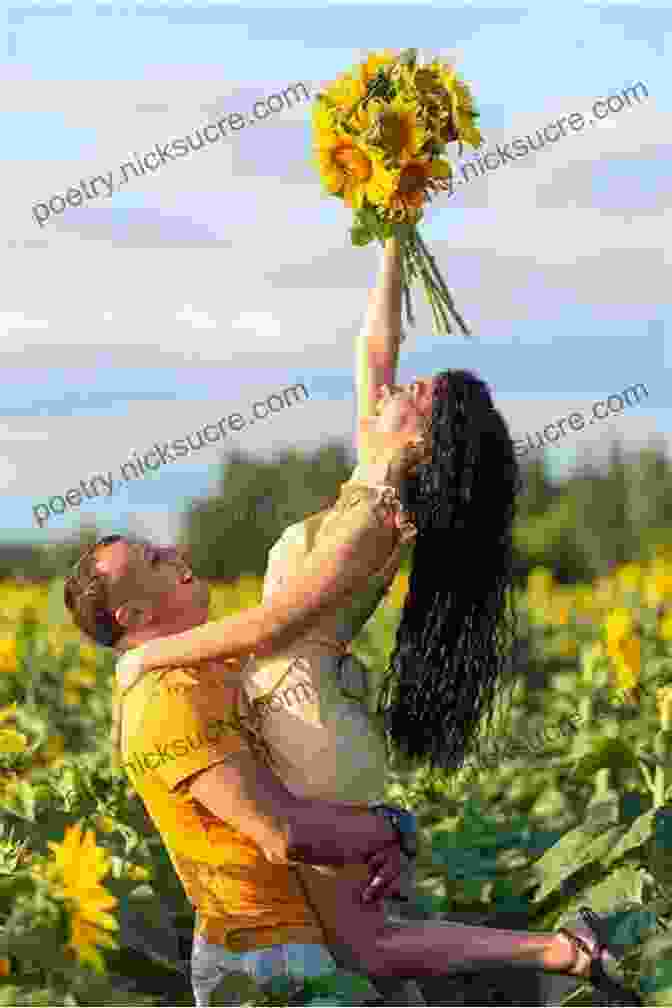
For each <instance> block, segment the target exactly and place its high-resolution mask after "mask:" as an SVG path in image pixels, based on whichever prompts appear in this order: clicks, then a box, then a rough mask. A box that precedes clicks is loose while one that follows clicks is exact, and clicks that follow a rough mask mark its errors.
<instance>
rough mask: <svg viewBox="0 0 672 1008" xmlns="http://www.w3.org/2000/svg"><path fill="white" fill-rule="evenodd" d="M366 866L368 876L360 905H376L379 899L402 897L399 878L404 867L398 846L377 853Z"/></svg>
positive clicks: (402, 856)
mask: <svg viewBox="0 0 672 1008" xmlns="http://www.w3.org/2000/svg"><path fill="white" fill-rule="evenodd" d="M366 864H367V867H368V869H369V873H370V874H369V881H368V882H367V884H366V888H365V889H364V892H363V893H362V903H378V901H379V900H381V899H390V897H392V896H400V895H402V886H401V876H402V874H403V872H404V868H405V865H404V855H403V854H402V852H401V848H400V847H399V845H398V844H393V845H392V846H391V847H385V848H384V849H383V850H381V851H377V852H376V853H375V854H374V855H372V857H370V858H369V860H368V861H367V862H366Z"/></svg>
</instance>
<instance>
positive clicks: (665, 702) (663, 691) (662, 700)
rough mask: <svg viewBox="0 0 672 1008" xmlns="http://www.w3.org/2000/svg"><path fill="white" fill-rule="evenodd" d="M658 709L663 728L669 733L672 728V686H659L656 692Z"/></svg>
mask: <svg viewBox="0 0 672 1008" xmlns="http://www.w3.org/2000/svg"><path fill="white" fill-rule="evenodd" d="M656 707H657V708H658V717H659V718H660V723H661V726H662V727H663V728H664V729H665V730H666V731H669V729H670V727H671V726H672V686H669V685H668V686H659V687H658V689H657V690H656Z"/></svg>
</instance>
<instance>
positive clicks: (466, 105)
mask: <svg viewBox="0 0 672 1008" xmlns="http://www.w3.org/2000/svg"><path fill="white" fill-rule="evenodd" d="M437 72H438V75H439V78H440V80H441V83H442V84H443V86H444V88H445V89H446V91H447V92H448V94H449V96H450V104H451V113H452V123H453V126H454V130H455V132H456V133H457V137H456V138H455V139H458V140H461V141H462V142H463V143H468V144H470V145H471V146H472V147H480V146H481V144H482V143H483V137H482V136H481V134H480V131H479V130H478V127H477V126H476V125H475V117H474V113H475V111H476V110H475V107H474V99H473V98H472V95H471V91H470V90H469V87H468V85H467V84H465V82H464V81H462V80H460V78H459V77H458V76H457V74H456V73H455V70H454V69H453V68H452V67H447V66H443V65H442V64H437ZM446 142H448V141H446Z"/></svg>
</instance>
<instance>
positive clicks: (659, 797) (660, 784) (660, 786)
mask: <svg viewBox="0 0 672 1008" xmlns="http://www.w3.org/2000/svg"><path fill="white" fill-rule="evenodd" d="M665 776H666V775H665V767H662V766H657V767H656V776H655V779H654V783H653V807H654V808H662V807H663V805H664V804H665V791H666V781H665Z"/></svg>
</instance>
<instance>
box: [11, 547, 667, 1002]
mask: <svg viewBox="0 0 672 1008" xmlns="http://www.w3.org/2000/svg"><path fill="white" fill-rule="evenodd" d="M407 587H408V584H407V579H406V576H405V575H402V574H400V575H399V576H398V578H397V580H396V582H395V584H394V586H393V589H392V592H391V593H390V596H389V597H388V600H387V601H386V602H385V603H384V604H383V605H382V606H381V607H380V609H379V610H378V612H377V613H376V615H375V616H374V618H373V619H372V620H371V621H370V622H369V624H368V625H367V627H366V628H365V629H364V631H363V633H362V635H361V636H360V637H359V638H358V640H357V642H356V650H357V651H358V653H360V654H361V656H362V657H363V658H364V660H365V661H366V662H367V663H368V664H369V665H370V667H372V669H373V670H374V673H375V674H376V675H379V674H380V673H381V672H382V670H383V669H384V665H385V655H386V654H387V653H388V652H389V649H390V646H391V643H392V640H393V635H394V630H395V627H396V623H397V620H398V618H399V613H400V608H401V605H402V604H403V598H404V593H405V591H406V590H407ZM260 597H261V582H260V580H257V579H254V578H242V579H240V580H239V581H238V582H236V583H235V584H233V585H221V584H214V585H213V586H212V608H211V616H212V618H218V617H223V616H225V615H226V614H228V613H233V612H235V611H236V610H238V609H240V608H241V607H247V606H249V605H253V604H255V603H256V602H257V601H259V599H260ZM518 604H519V608H520V614H521V620H520V630H519V632H520V633H521V635H523V636H524V637H525V638H526V639H527V647H526V649H525V651H524V654H523V651H521V654H523V658H521V659H520V661H521V667H520V669H518V670H517V671H519V680H518V683H517V685H516V687H515V691H514V693H513V695H512V696H513V699H512V702H511V703H510V705H509V706H508V707H507V709H506V711H505V712H504V711H503V712H502V729H501V731H499V732H497V733H492V734H491V735H490V736H489V738H488V740H487V741H484V742H483V743H482V745H481V747H480V750H481V751H480V755H479V754H478V753H475V754H474V755H473V756H472V757H471V758H470V759H469V760H468V762H467V765H466V766H465V768H464V769H462V770H461V771H460V772H459V773H457V774H454V775H452V776H451V777H447V776H445V775H443V774H440V773H430V772H429V771H428V770H426V769H416V770H413V771H412V772H411V771H407V770H405V771H402V770H400V769H397V770H396V771H393V772H392V771H391V772H390V775H389V781H388V797H389V798H390V799H392V800H394V801H396V802H399V803H400V804H404V805H406V806H407V807H409V808H411V809H413V810H414V811H415V812H416V813H417V815H418V816H419V820H420V824H421V827H422V834H423V841H424V842H423V846H422V850H421V854H420V859H419V860H420V868H419V875H420V894H421V899H422V902H423V906H424V909H425V911H426V912H427V914H428V915H446V914H450V913H451V912H457V911H459V912H463V911H481V912H486V913H487V912H494V911H496V910H508V909H521V910H524V911H525V912H526V913H527V915H528V921H529V925H528V926H529V927H530V928H532V929H535V930H537V929H544V930H550V929H552V928H554V927H556V926H557V925H558V924H559V923H561V919H563V918H564V917H566V916H568V915H571V914H572V913H573V912H574V911H575V910H576V908H577V907H578V906H580V905H582V904H585V903H588V904H590V905H591V906H592V907H593V908H594V909H596V910H598V911H602V912H605V913H608V914H609V918H608V925H609V933H610V936H611V940H612V943H613V944H614V945H615V946H616V947H617V948H619V949H620V951H621V954H622V956H623V959H622V966H623V968H624V969H625V972H626V978H627V979H628V982H629V983H630V984H631V985H632V986H634V987H635V988H636V989H638V990H639V991H640V993H641V995H642V996H643V997H644V999H645V1002H646V1003H647V1004H652V1005H664V1004H667V1005H669V1004H672V932H671V931H670V929H669V924H670V917H671V916H672V815H671V809H672V806H671V805H670V804H669V802H670V798H671V796H672V550H671V549H669V548H668V549H665V548H662V547H661V548H660V549H659V550H658V551H657V552H656V553H655V555H654V556H652V558H651V561H650V563H649V564H648V565H647V566H639V565H636V564H628V565H626V566H623V567H621V568H619V569H616V570H615V571H613V572H612V573H611V574H610V575H609V576H608V577H604V578H601V579H599V580H598V581H597V582H596V583H594V584H591V585H583V586H572V587H563V586H561V585H558V584H557V583H556V582H555V580H554V577H553V573H552V572H551V571H548V570H545V569H540V568H538V569H536V570H534V571H533V572H532V573H531V575H530V577H529V580H528V585H527V590H526V592H525V593H524V594H523V595H522V596H521V597H520V598H519V599H518ZM113 665H114V658H113V655H112V654H111V653H108V652H107V651H106V650H105V649H98V648H95V647H92V646H91V645H89V644H87V643H84V642H83V641H82V639H81V637H80V635H79V633H78V632H77V631H76V629H75V628H74V627H73V626H72V624H71V623H70V622H69V619H68V617H67V613H66V612H65V610H64V608H63V603H62V583H61V582H60V581H58V582H54V583H53V584H51V585H47V586H39V587H36V586H31V585H25V584H16V583H14V582H2V583H0V804H1V805H2V813H1V820H2V833H1V835H0V1005H38V1004H39V1005H47V1004H49V1005H78V1004H82V1005H100V1004H106V1005H114V1004H119V1005H141V1004H148V1005H149V1004H159V1003H172V1004H179V1003H182V1004H192V1003H193V1001H192V1000H191V999H190V997H188V996H186V995H184V998H183V1000H181V1001H180V1000H178V999H173V1000H171V1001H170V1002H166V1001H165V1000H164V1001H161V1000H159V998H158V997H156V996H154V995H151V996H150V995H147V994H143V993H141V992H140V993H139V992H138V990H137V989H136V988H135V987H134V976H135V973H134V970H136V969H137V959H135V958H134V955H136V953H133V952H132V950H129V949H128V948H126V947H125V946H124V945H123V943H122V942H121V941H120V934H121V929H120V919H121V917H122V915H123V914H126V915H128V914H131V913H132V914H142V915H143V917H144V918H145V919H146V920H147V922H148V927H150V929H151V928H154V929H159V930H160V929H161V928H162V927H165V926H166V916H165V911H164V910H162V907H163V906H165V905H166V904H168V905H169V906H170V908H171V913H172V914H173V918H174V920H175V921H178V922H180V921H182V922H185V921H186V922H187V923H188V921H189V919H190V908H189V906H188V905H187V904H186V901H185V900H184V897H183V895H182V892H181V889H180V886H179V883H178V882H177V879H176V877H175V875H174V872H173V869H172V867H171V865H170V862H169V861H168V859H167V857H166V855H165V853H164V851H163V847H162V845H161V842H160V840H159V838H158V837H157V835H156V833H155V832H154V830H153V829H152V826H151V823H149V822H148V820H147V819H146V817H145V815H144V812H143V809H142V805H141V803H140V802H139V800H138V799H137V798H136V797H135V793H134V791H133V790H132V788H131V786H130V785H129V783H128V781H127V780H126V778H125V777H124V776H123V775H122V774H121V773H119V772H118V771H117V770H115V769H114V767H113V765H112V762H111V750H110V744H109V740H108V736H109V732H110V715H111V689H110V683H111V677H112V674H113ZM159 897H160V898H161V900H162V901H163V902H162V903H159ZM182 954H183V952H182ZM147 955H148V956H149V957H150V958H151V960H152V968H153V970H154V971H155V972H156V975H157V976H159V977H160V976H161V975H165V977H166V985H168V980H169V978H170V976H171V974H173V975H175V974H176V973H179V971H180V969H181V968H182V966H181V962H180V950H179V949H176V954H175V956H174V958H172V959H171V957H170V956H165V955H159V954H158V953H152V951H151V949H150V950H149V951H148V952H147ZM246 985H247V988H249V991H248V1003H250V1004H260V1005H261V1004H278V1005H279V1004H283V1003H284V1004H286V1003H287V997H288V993H290V992H288V991H287V990H286V989H281V987H280V986H279V987H278V989H277V991H275V992H274V993H273V995H272V997H269V996H268V995H266V994H262V993H260V992H255V991H254V990H253V989H252V987H253V985H251V982H250V981H246ZM590 991H591V988H590V987H588V988H586V989H585V992H584V993H580V994H578V996H577V994H574V995H572V1000H571V1003H572V1004H574V1005H578V1004H586V1005H587V1004H591V1003H593V1002H592V1001H591V993H590ZM293 994H294V996H296V992H295V991H294V992H293ZM220 996H221V997H222V1000H213V1004H214V1003H222V1004H223V1003H225V995H224V994H223V993H221V992H220V995H218V997H220ZM367 996H370V989H369V988H368V985H367V983H366V981H364V980H362V979H361V978H357V977H354V976H352V975H349V974H345V973H340V972H337V973H335V974H334V976H333V977H332V978H327V979H322V980H320V981H315V982H312V983H311V982H309V983H307V984H306V985H305V987H304V988H303V993H302V995H301V998H302V1000H300V1002H296V1001H295V1002H294V1003H303V1004H357V1003H361V1002H362V999H363V998H365V997H367ZM283 999H284V1000H283ZM568 1003H569V1001H568Z"/></svg>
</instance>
